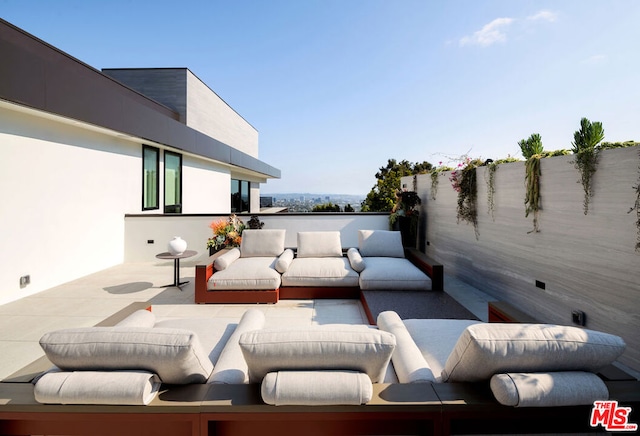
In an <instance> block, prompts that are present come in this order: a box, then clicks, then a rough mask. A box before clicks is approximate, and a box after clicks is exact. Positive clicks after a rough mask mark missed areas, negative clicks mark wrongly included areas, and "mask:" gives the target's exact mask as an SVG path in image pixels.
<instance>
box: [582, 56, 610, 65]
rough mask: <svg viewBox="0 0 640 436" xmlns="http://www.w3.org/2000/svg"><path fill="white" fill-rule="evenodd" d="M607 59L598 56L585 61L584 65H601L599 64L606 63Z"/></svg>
mask: <svg viewBox="0 0 640 436" xmlns="http://www.w3.org/2000/svg"><path fill="white" fill-rule="evenodd" d="M607 59H608V58H607V56H606V55H603V54H597V55H593V56H591V57H588V58H587V59H585V60H583V61H582V63H583V64H587V65H599V64H603V63H605V62H606V61H607Z"/></svg>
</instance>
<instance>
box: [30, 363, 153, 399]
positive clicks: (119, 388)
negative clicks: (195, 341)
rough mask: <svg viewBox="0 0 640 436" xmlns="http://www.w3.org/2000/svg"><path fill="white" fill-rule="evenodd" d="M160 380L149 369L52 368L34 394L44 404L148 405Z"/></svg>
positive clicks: (43, 377) (36, 386) (38, 384)
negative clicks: (93, 369)
mask: <svg viewBox="0 0 640 436" xmlns="http://www.w3.org/2000/svg"><path fill="white" fill-rule="evenodd" d="M160 384H161V383H160V379H159V378H158V377H157V376H156V375H155V374H152V373H150V372H146V371H75V372H66V371H51V372H48V373H46V374H44V375H43V376H42V377H40V378H39V379H38V382H37V383H36V385H35V386H34V391H33V393H34V395H35V399H36V401H37V402H38V403H43V404H114V405H133V406H136V405H147V404H149V403H150V402H151V401H152V400H153V399H154V398H155V397H156V395H157V394H158V390H159V389H160Z"/></svg>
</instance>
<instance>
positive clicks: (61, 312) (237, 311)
mask: <svg viewBox="0 0 640 436" xmlns="http://www.w3.org/2000/svg"><path fill="white" fill-rule="evenodd" d="M194 274H195V270H194V264H192V263H187V262H184V263H183V265H182V267H181V269H180V278H181V280H189V281H190V282H189V283H188V284H186V285H184V286H183V287H182V290H179V289H178V288H174V287H167V286H166V284H167V283H169V282H171V281H172V280H173V263H171V262H162V263H157V262H148V263H124V264H121V265H118V266H115V267H112V268H109V269H106V270H104V271H100V272H98V273H95V274H91V275H89V276H86V277H83V278H80V279H77V280H74V281H72V282H69V283H65V284H63V285H60V286H56V287H55V288H51V289H49V290H46V291H43V292H40V293H38V294H36V295H33V296H29V297H25V298H23V299H21V300H18V301H15V302H11V303H8V304H4V305H0V380H3V379H5V378H6V377H8V376H9V375H11V374H13V373H14V372H16V371H18V370H19V369H21V368H23V367H24V366H26V365H28V364H29V363H31V362H33V361H34V360H36V359H38V358H40V357H41V356H42V355H43V354H44V353H43V352H42V349H41V348H40V345H39V343H38V341H39V339H40V338H41V337H42V335H43V334H44V333H46V332H48V331H52V330H56V329H62V328H71V327H90V326H93V325H95V324H97V323H99V322H100V321H102V320H103V319H105V318H107V317H109V316H110V315H112V314H114V313H115V312H117V311H119V310H121V309H123V308H125V307H126V306H128V305H129V304H130V303H133V302H138V301H146V302H149V303H151V304H152V305H153V312H154V314H155V315H156V316H157V317H158V318H159V319H166V318H180V317H211V316H215V317H220V318H229V322H237V321H238V320H239V319H240V317H241V316H242V314H243V313H244V312H245V310H246V309H247V308H248V307H254V308H258V309H260V310H263V311H264V312H265V318H266V325H267V326H269V327H274V326H282V325H284V326H296V325H311V324H329V323H352V324H366V323H367V317H366V315H365V313H364V310H363V308H362V306H361V304H360V302H359V301H358V300H281V301H280V302H278V303H277V304H269V305H265V304H262V305H245V304H233V305H231V304H229V305H220V304H207V305H200V304H194V303H193V301H194V284H193V282H194ZM445 292H447V293H448V294H450V295H451V296H452V297H453V298H455V299H456V300H457V301H458V302H459V303H461V304H462V305H463V306H465V307H466V308H467V309H468V310H469V311H471V312H472V313H473V314H474V315H476V316H477V317H478V318H479V319H481V320H483V321H486V320H487V302H488V301H491V300H492V298H490V297H489V296H487V295H486V294H484V293H482V292H481V291H479V290H477V289H475V288H472V287H470V286H469V285H466V284H465V283H463V282H461V281H459V280H457V279H455V278H453V277H448V276H446V275H445Z"/></svg>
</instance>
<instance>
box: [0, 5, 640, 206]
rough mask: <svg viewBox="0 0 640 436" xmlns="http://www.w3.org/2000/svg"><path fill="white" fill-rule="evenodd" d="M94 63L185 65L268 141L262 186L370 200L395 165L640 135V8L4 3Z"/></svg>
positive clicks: (34, 29)
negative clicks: (588, 125) (593, 126)
mask: <svg viewBox="0 0 640 436" xmlns="http://www.w3.org/2000/svg"><path fill="white" fill-rule="evenodd" d="M0 17H2V18H3V19H4V20H6V21H8V22H10V23H12V24H14V25H16V26H18V27H20V28H22V29H23V30H25V31H27V32H29V33H31V34H33V35H34V36H36V37H38V38H40V39H42V40H44V41H46V42H47V43H49V44H51V45H53V46H55V47H57V48H59V49H60V50H62V51H65V52H67V53H68V54H70V55H71V56H74V57H75V58H77V59H79V60H81V61H83V62H85V63H87V64H89V65H91V66H92V67H94V68H97V69H102V68H129V67H131V68H133V67H151V68H152V67H186V68H189V69H190V70H191V71H192V72H193V73H194V74H195V75H196V76H198V77H199V78H200V79H201V80H202V81H203V82H204V83H206V84H207V85H208V86H209V87H210V88H211V89H213V90H214V91H215V92H216V93H217V94H218V95H219V96H220V97H221V98H222V99H224V100H225V101H226V102H227V103H228V104H229V105H230V106H231V107H232V108H233V109H235V110H236V111H237V112H238V113H239V114H240V115H242V116H243V117H244V118H245V119H246V120H247V121H248V122H249V123H250V124H251V125H252V126H253V127H255V128H256V129H257V130H258V132H259V153H260V154H259V158H260V159H261V160H262V161H264V162H266V163H268V164H270V165H272V166H274V167H276V168H278V169H280V170H281V172H282V177H281V179H276V180H273V179H272V180H269V181H268V182H267V183H266V184H264V185H262V187H261V193H262V194H263V195H264V194H269V193H272V194H275V193H289V192H305V193H318V194H322V193H336V194H338V193H340V194H355V195H365V194H366V193H368V192H369V191H370V190H371V189H372V187H373V186H374V185H375V183H376V179H375V174H376V172H377V171H378V169H379V168H380V167H384V166H386V164H387V161H388V160H389V159H396V160H397V161H401V160H408V161H410V162H423V161H428V162H431V163H432V164H434V165H440V164H441V163H442V164H443V165H446V164H449V165H451V164H452V163H454V164H455V163H457V161H458V160H459V159H460V157H462V156H465V155H469V156H470V157H472V158H481V159H488V158H491V159H501V158H505V157H508V156H513V157H521V153H520V149H519V146H518V141H520V140H521V139H524V138H528V137H529V136H530V135H531V134H533V133H539V134H540V135H541V137H542V143H543V146H544V148H545V150H557V149H563V148H566V149H570V148H571V142H572V140H573V134H574V132H575V131H576V130H578V129H579V127H580V119H581V118H583V117H586V118H588V119H589V120H591V121H600V122H602V124H603V127H604V131H605V141H609V142H617V141H626V140H640V56H639V54H640V26H639V25H638V22H639V21H640V2H639V1H635V0H617V1H608V0H576V1H570V0H566V1H542V0H539V1H538V0H518V1H514V0H502V1H483V0H464V1H463V0H450V1H445V0H441V1H435V0H434V1H432V0H225V1H222V0H202V1H195V0H183V1H182V2H176V1H175V0H172V1H165V0H148V1H147V0H109V1H99V0H55V1H50V0H39V1H37V0H0Z"/></svg>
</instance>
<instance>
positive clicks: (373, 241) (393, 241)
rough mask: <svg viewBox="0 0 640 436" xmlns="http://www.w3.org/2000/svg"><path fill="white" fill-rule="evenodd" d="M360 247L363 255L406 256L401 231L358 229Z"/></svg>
mask: <svg viewBox="0 0 640 436" xmlns="http://www.w3.org/2000/svg"><path fill="white" fill-rule="evenodd" d="M358 249H359V250H360V254H361V255H362V257H365V258H366V257H404V247H403V246H402V236H401V235H400V232H395V231H390V230H358Z"/></svg>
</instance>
